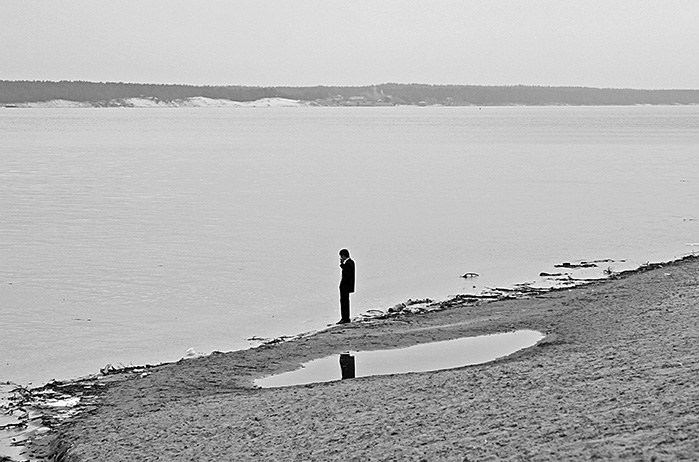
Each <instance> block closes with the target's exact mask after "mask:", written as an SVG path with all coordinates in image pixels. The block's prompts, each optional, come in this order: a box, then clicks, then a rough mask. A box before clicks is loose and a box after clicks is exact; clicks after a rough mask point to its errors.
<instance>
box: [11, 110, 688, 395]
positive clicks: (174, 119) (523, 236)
mask: <svg viewBox="0 0 699 462" xmlns="http://www.w3.org/2000/svg"><path fill="white" fill-rule="evenodd" d="M698 147H699V107H695V106H681V107H680V106H678V107H499V108H482V109H481V108H475V107H473V108H471V107H460V108H451V107H425V108H417V107H392V108H212V109H205V108H200V109H132V110H129V109H19V110H18V109H12V110H0V330H1V332H0V381H2V380H14V381H17V382H19V383H23V382H28V381H33V382H35V383H42V382H45V381H48V380H50V379H52V378H56V379H67V378H70V377H75V376H80V375H86V374H90V373H95V372H97V371H98V370H99V369H100V368H101V367H104V366H105V365H106V364H108V363H109V364H112V365H119V364H124V365H128V364H146V363H150V364H152V363H158V362H163V361H174V360H178V359H180V358H181V357H182V356H183V355H184V354H185V352H186V351H187V350H189V349H193V350H194V351H196V352H201V353H209V352H211V351H214V350H220V351H228V350H234V349H240V348H246V347H248V346H249V342H248V341H247V340H246V339H248V338H250V337H252V336H258V337H259V336H261V337H275V336H280V335H293V334H296V333H299V332H307V331H312V330H316V329H319V328H323V327H324V326H326V325H327V324H329V323H333V322H335V321H336V320H337V319H338V318H339V312H338V300H337V299H338V293H337V284H338V281H339V268H338V267H337V252H338V250H339V249H340V248H343V247H346V248H348V249H350V251H351V253H352V257H353V259H354V260H355V262H356V264H357V292H356V293H355V294H354V295H353V298H352V315H353V316H354V315H357V314H359V313H361V312H364V311H366V310H370V309H386V308H387V307H390V306H393V305H394V304H396V303H399V302H403V301H405V300H406V299H408V298H413V299H415V298H425V297H430V298H433V299H442V298H446V297H448V296H449V295H453V294H457V293H463V292H477V291H479V290H481V289H483V288H485V287H492V286H507V285H512V284H515V283H520V282H527V281H533V280H535V279H536V278H537V277H538V275H539V273H540V272H543V271H548V272H558V271H559V270H558V269H555V268H554V265H556V264H558V263H561V262H571V261H572V262H574V261H579V260H586V261H591V260H596V259H613V260H614V262H610V263H605V264H604V266H601V267H600V268H598V270H599V272H600V273H601V271H602V269H604V267H606V266H607V265H609V266H613V267H614V269H620V267H621V266H623V265H626V266H628V267H634V266H637V265H640V264H643V263H645V262H647V261H663V260H669V259H673V258H676V257H679V256H682V255H684V254H687V253H690V252H691V251H692V250H694V249H696V247H691V246H688V244H691V243H696V242H697V241H699V238H697V236H698V235H699V221H697V218H699V217H698V216H697V215H699V212H698V210H699V156H697V152H699V150H698V149H697V148H698ZM622 260H623V261H622ZM465 272H475V273H478V274H479V275H480V276H479V277H478V278H473V279H468V280H467V279H463V278H460V277H459V276H460V275H462V274H463V273H465ZM574 275H575V274H574Z"/></svg>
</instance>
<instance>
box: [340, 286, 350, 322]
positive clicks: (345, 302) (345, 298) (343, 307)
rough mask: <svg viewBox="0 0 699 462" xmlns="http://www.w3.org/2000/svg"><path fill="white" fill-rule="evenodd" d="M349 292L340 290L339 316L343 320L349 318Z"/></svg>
mask: <svg viewBox="0 0 699 462" xmlns="http://www.w3.org/2000/svg"><path fill="white" fill-rule="evenodd" d="M349 294H350V293H349V292H345V291H343V290H341V291H340V317H341V319H342V320H343V321H349V320H350V300H349Z"/></svg>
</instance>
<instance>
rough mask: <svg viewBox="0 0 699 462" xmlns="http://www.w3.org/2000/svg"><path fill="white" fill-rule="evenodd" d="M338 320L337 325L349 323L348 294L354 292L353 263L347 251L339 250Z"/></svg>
mask: <svg viewBox="0 0 699 462" xmlns="http://www.w3.org/2000/svg"><path fill="white" fill-rule="evenodd" d="M340 268H342V279H341V280H340V316H341V317H340V320H339V321H338V324H346V323H348V322H350V294H351V293H352V292H354V261H353V260H352V259H351V258H350V254H349V250H347V249H342V250H340Z"/></svg>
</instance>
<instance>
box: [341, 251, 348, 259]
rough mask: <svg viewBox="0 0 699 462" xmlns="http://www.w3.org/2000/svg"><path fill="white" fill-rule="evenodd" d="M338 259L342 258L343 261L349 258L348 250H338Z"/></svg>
mask: <svg viewBox="0 0 699 462" xmlns="http://www.w3.org/2000/svg"><path fill="white" fill-rule="evenodd" d="M340 258H342V259H343V260H344V259H347V258H349V250H347V249H342V250H340Z"/></svg>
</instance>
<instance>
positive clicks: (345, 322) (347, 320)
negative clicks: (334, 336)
mask: <svg viewBox="0 0 699 462" xmlns="http://www.w3.org/2000/svg"><path fill="white" fill-rule="evenodd" d="M348 322H350V320H349V319H340V320H339V321H337V322H336V323H335V324H347V323H348Z"/></svg>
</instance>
